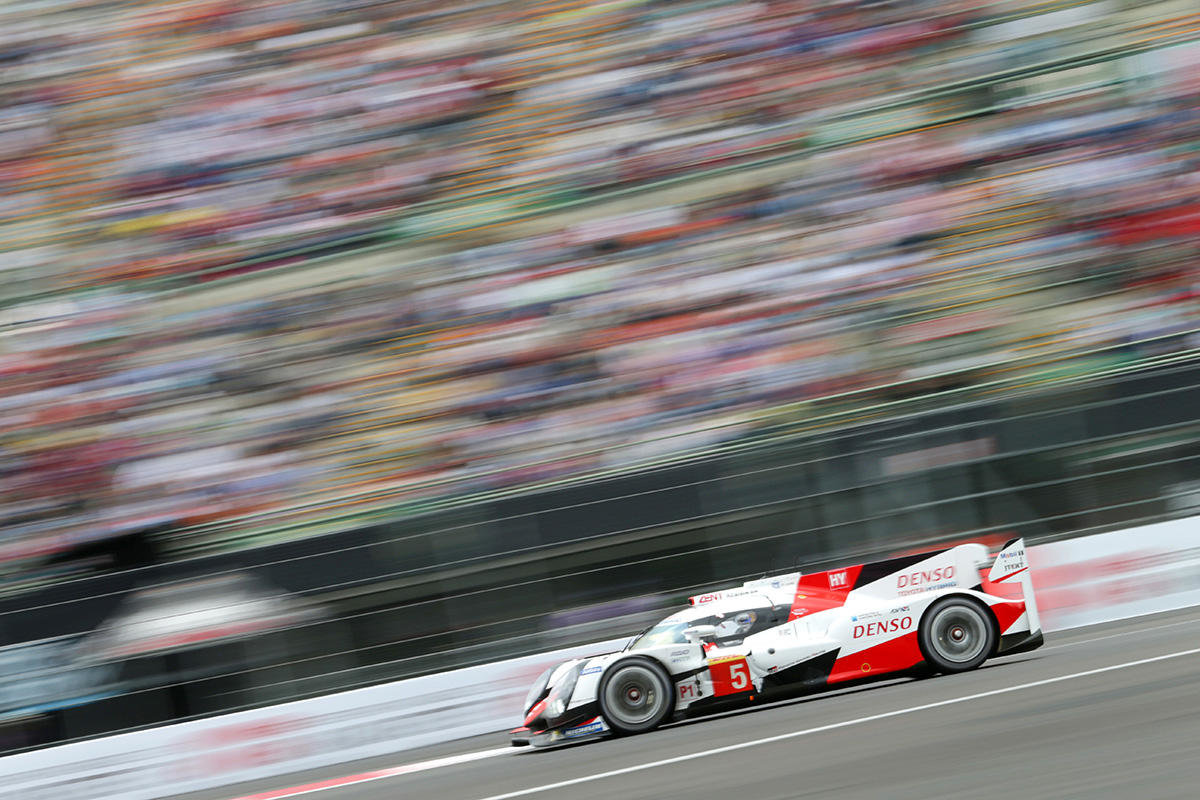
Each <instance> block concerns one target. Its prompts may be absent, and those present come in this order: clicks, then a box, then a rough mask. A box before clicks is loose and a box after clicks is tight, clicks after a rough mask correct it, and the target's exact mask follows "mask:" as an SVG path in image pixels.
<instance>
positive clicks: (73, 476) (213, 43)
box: [0, 0, 1200, 578]
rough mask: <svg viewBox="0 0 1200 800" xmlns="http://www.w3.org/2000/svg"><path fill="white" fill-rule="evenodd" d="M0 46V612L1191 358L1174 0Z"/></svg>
mask: <svg viewBox="0 0 1200 800" xmlns="http://www.w3.org/2000/svg"><path fill="white" fill-rule="evenodd" d="M334 12H336V13H334ZM0 13H2V14H3V25H2V30H3V33H0V38H2V40H3V42H4V57H5V61H6V64H7V72H8V74H9V76H10V78H9V79H8V80H6V82H5V85H6V95H7V100H8V102H7V103H6V106H7V110H6V111H5V112H4V116H5V119H4V123H3V125H4V132H3V138H2V139H0V145H2V147H3V150H4V155H5V156H6V161H5V170H4V180H5V184H6V192H5V200H4V203H5V205H6V206H7V213H6V214H5V217H4V222H3V229H4V241H5V250H6V256H5V273H6V274H5V280H4V284H3V289H2V290H0V291H2V292H3V295H4V302H5V308H4V311H3V316H4V320H3V321H4V323H5V324H4V329H3V333H4V336H3V339H2V340H0V348H2V351H0V368H2V369H3V372H4V378H3V380H4V383H5V387H4V396H3V401H2V402H3V408H4V410H3V414H4V425H3V446H4V449H5V452H6V454H7V458H6V459H5V463H6V470H5V472H6V474H5V477H4V490H3V502H2V504H0V515H2V517H3V525H4V528H3V530H4V535H3V543H2V545H0V559H2V563H3V569H4V571H5V573H6V574H7V575H8V576H9V577H10V578H13V577H16V576H19V575H28V574H29V569H30V568H31V567H32V566H34V565H36V564H39V563H44V561H45V560H46V559H47V557H50V556H52V555H54V554H55V553H59V552H61V551H65V550H70V549H72V548H76V547H79V546H81V545H85V544H87V543H91V542H95V541H96V540H97V539H103V538H108V537H120V536H123V535H125V534H128V533H130V532H136V531H144V530H157V531H168V532H174V533H176V534H178V535H179V536H180V537H182V538H179V539H178V540H175V539H171V541H170V542H169V545H168V546H169V547H172V548H178V549H180V550H181V551H186V552H189V553H194V552H201V551H205V550H206V549H209V548H211V547H216V546H219V545H220V544H221V542H222V541H224V540H225V539H226V538H228V536H227V535H226V532H235V533H236V534H237V541H238V542H239V543H241V544H244V543H247V542H248V541H253V540H252V539H248V538H247V533H248V532H249V531H252V530H267V529H270V528H271V527H272V526H275V525H277V524H280V523H283V522H288V523H290V524H293V528H292V529H293V530H294V531H296V532H297V534H299V533H303V532H304V530H305V529H304V528H297V527H295V526H294V523H295V522H296V521H297V519H307V520H312V521H317V520H319V519H320V518H321V517H322V516H323V515H325V514H327V513H328V511H329V510H330V509H331V508H339V509H344V508H345V506H346V504H363V505H370V506H372V507H379V506H390V505H395V504H396V503H398V502H402V501H406V500H411V499H414V498H418V497H421V498H431V497H438V496H444V495H449V494H456V495H461V494H463V493H471V492H475V491H479V490H482V489H490V488H495V487H499V486H520V485H523V484H528V483H530V482H533V481H538V480H543V479H547V478H561V477H564V476H575V475H581V474H585V473H589V472H592V471H595V470H599V469H607V468H614V467H622V466H626V465H629V464H631V463H635V462H643V461H646V460H647V459H654V458H657V457H663V456H671V455H676V454H678V453H680V452H685V451H688V450H691V449H695V448H700V447H706V446H711V445H713V444H717V443H720V442H724V441H729V440H733V439H737V438H739V437H743V436H745V435H747V434H750V433H753V432H754V431H755V430H756V429H759V428H761V427H762V426H764V425H775V424H776V423H777V422H778V421H779V419H780V418H781V412H782V411H784V410H786V411H787V412H788V414H787V419H789V420H792V421H796V422H803V421H804V420H805V418H806V417H812V416H814V415H818V412H817V410H814V407H813V405H812V404H813V402H814V401H822V400H826V402H827V403H828V398H830V397H834V396H843V398H844V401H845V403H848V404H851V405H867V404H871V403H877V402H879V401H881V400H894V399H897V398H904V397H911V396H914V395H920V394H923V393H929V392H933V391H937V390H944V389H947V388H961V387H965V386H969V385H971V384H975V383H989V384H991V383H994V382H995V381H996V380H997V379H1000V378H1012V379H1014V380H1015V381H1025V380H1028V379H1029V374H1030V373H1037V370H1038V369H1039V368H1043V367H1045V366H1046V365H1047V364H1050V365H1054V366H1065V367H1068V368H1069V369H1071V370H1075V371H1078V372H1083V371H1088V370H1096V369H1099V368H1102V367H1103V366H1104V365H1105V364H1112V363H1114V362H1116V361H1122V360H1127V359H1130V358H1137V357H1140V356H1142V355H1145V354H1146V353H1155V354H1160V353H1162V352H1166V351H1186V350H1189V349H1190V348H1193V347H1194V346H1195V345H1196V338H1195V335H1194V333H1193V331H1192V329H1193V328H1194V327H1195V323H1196V311H1197V301H1196V293H1195V290H1196V267H1195V254H1196V244H1197V232H1198V231H1200V221H1198V220H1200V180H1198V179H1197V175H1198V173H1197V170H1196V166H1197V160H1198V158H1200V154H1198V153H1197V150H1196V145H1197V141H1198V140H1197V136H1198V134H1200V128H1198V127H1197V117H1198V112H1197V96H1198V93H1200V78H1198V77H1197V76H1200V68H1198V64H1200V60H1198V58H1200V56H1198V53H1200V49H1198V47H1197V45H1196V44H1195V43H1194V41H1193V40H1194V38H1195V32H1196V29H1197V28H1196V26H1197V25H1198V24H1200V15H1198V14H1197V13H1196V12H1195V9H1194V6H1192V4H1191V3H1189V2H1158V3H1151V4H1145V3H1132V2H1131V3H1117V2H1096V3H1090V4H1082V5H1081V4H1078V3H1045V2H1039V3H1023V2H1007V3H985V4H980V3H977V2H969V0H963V1H961V2H950V3H947V2H936V3H933V2H896V3H887V2H881V3H832V4H831V3H824V2H822V3H817V2H752V3H746V2H685V3H669V4H668V3H655V2H636V1H634V0H628V1H625V2H559V3H494V2H493V3H478V2H470V3H454V2H451V3H444V2H439V3H424V2H405V3H399V2H390V3H365V2H364V3H345V2H340V1H339V2H337V3H329V2H320V1H318V0H307V1H303V2H287V3H278V2H254V3H241V2H233V1H229V2H216V1H213V0H206V1H205V2H184V3H172V4H171V5H170V6H162V5H160V4H143V3H116V4H113V3H93V2H87V1H86V0H82V1H81V2H66V1H65V0H64V1H59V2H18V3H13V4H9V5H7V6H6V7H5V9H4V10H3V12H0ZM239 276H240V278H241V279H240V280H234V279H235V277H239ZM214 279H221V280H222V282H221V283H220V284H219V286H216V287H214V286H211V285H210V282H212V281H213V280H214ZM1139 342H1153V346H1150V347H1146V348H1140V349H1139V348H1131V347H1129V345H1133V344H1136V343H1139ZM1118 346H1119V347H1118ZM1039 374H1040V373H1039ZM797 403H800V404H801V405H799V406H797V405H796V404H797ZM806 403H807V404H808V405H807V406H806V405H804V404H806ZM168 538H170V537H168Z"/></svg>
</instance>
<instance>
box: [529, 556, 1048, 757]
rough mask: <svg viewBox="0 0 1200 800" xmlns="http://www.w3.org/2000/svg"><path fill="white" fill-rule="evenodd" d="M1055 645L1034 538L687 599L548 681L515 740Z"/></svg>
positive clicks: (594, 733)
mask: <svg viewBox="0 0 1200 800" xmlns="http://www.w3.org/2000/svg"><path fill="white" fill-rule="evenodd" d="M1042 642H1043V636H1042V627H1041V622H1040V620H1039V618H1038V610H1037V603H1036V601H1035V598H1034V595H1033V582H1032V580H1031V577H1030V573H1029V563H1028V561H1027V558H1026V554H1025V542H1024V540H1023V539H1016V540H1013V541H1011V542H1009V543H1008V544H1006V545H1005V546H1004V547H1003V548H1002V549H1001V550H1000V552H999V553H997V554H996V555H995V556H992V555H991V554H990V553H989V551H988V548H987V547H985V546H984V545H982V544H977V543H970V544H961V545H958V546H956V547H952V548H949V549H946V550H941V551H938V552H933V553H922V554H917V555H910V556H904V557H901V558H894V559H889V560H886V561H877V562H873V563H869V564H859V565H856V566H851V567H841V568H839V569H832V570H827V571H824V572H814V573H812V574H807V575H806V574H802V573H799V572H794V573H790V574H787V575H779V576H776V577H768V578H761V579H758V580H752V581H747V582H746V583H744V584H742V585H741V586H740V587H737V588H733V589H726V590H723V591H714V592H709V593H706V594H700V595H696V596H694V597H691V598H689V605H688V606H687V607H686V608H684V609H683V610H682V611H679V612H678V613H675V614H672V615H671V616H669V617H667V618H666V619H664V620H663V621H662V622H660V623H658V624H657V625H654V626H653V627H651V628H649V629H647V630H646V631H644V632H642V633H641V634H639V635H638V636H636V637H634V638H633V639H632V640H631V641H630V642H629V644H628V645H627V646H626V647H625V649H624V650H622V651H620V652H617V653H608V654H606V655H600V656H593V657H588V658H579V659H572V660H570V661H566V662H563V663H561V664H559V665H557V666H555V667H553V668H551V669H548V670H546V671H545V672H544V673H542V675H541V677H539V678H538V680H537V681H536V682H535V683H534V685H533V687H532V688H531V689H530V691H529V694H528V696H527V697H526V700H525V707H524V713H525V721H524V724H523V725H522V726H521V727H520V728H518V729H516V730H514V731H512V733H511V740H512V743H513V744H514V745H533V746H535V747H538V746H546V745H555V744H562V743H566V742H573V741H579V740H583V739H588V738H595V737H600V736H605V735H626V734H634V733H642V732H644V731H649V730H652V729H654V728H656V727H658V726H659V725H661V724H662V723H664V722H667V721H670V720H672V719H676V718H680V717H685V716H692V715H695V714H699V713H703V712H705V711H712V710H724V709H727V708H729V707H731V706H737V705H744V704H749V703H754V702H756V701H762V700H771V699H777V698H780V697H784V696H791V695H795V694H799V693H804V692H808V691H813V690H820V689H823V688H829V687H836V686H840V685H843V684H846V683H848V682H850V681H862V680H864V679H876V678H879V677H880V676H892V677H895V676H897V675H900V674H904V673H918V672H925V673H953V672H964V671H966V670H970V669H975V668H976V667H978V666H979V665H980V664H982V663H983V662H984V661H986V660H987V659H988V658H990V657H992V656H996V655H1008V654H1011V653H1020V652H1025V651H1028V650H1033V649H1035V648H1037V647H1040V646H1041V644H1042Z"/></svg>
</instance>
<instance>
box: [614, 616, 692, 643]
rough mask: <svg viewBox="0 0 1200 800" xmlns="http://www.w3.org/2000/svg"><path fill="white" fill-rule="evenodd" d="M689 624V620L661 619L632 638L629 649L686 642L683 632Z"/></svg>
mask: <svg viewBox="0 0 1200 800" xmlns="http://www.w3.org/2000/svg"><path fill="white" fill-rule="evenodd" d="M691 624H692V623H690V622H679V621H675V620H663V621H662V622H660V623H658V624H657V625H655V626H654V627H653V628H651V629H650V630H648V631H646V632H645V633H643V634H642V635H641V636H639V637H638V638H636V639H634V640H633V643H632V644H630V645H629V649H630V650H643V649H645V648H647V647H661V646H663V645H664V644H687V643H688V641H687V639H685V638H683V632H684V631H685V630H687V628H688V626H689V625H691Z"/></svg>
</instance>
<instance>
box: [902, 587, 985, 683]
mask: <svg viewBox="0 0 1200 800" xmlns="http://www.w3.org/2000/svg"><path fill="white" fill-rule="evenodd" d="M918 641H919V642H920V644H921V652H922V653H923V654H924V655H925V660H926V661H927V662H929V664H930V665H931V666H932V667H933V668H934V669H936V670H938V671H939V672H966V671H967V670H970V669H975V668H976V667H978V666H979V665H980V664H982V663H983V662H984V661H986V660H987V657H988V656H989V655H991V653H992V650H993V649H995V646H996V627H995V624H994V623H993V622H992V618H991V615H990V614H989V613H988V611H987V610H986V609H984V608H982V607H981V606H980V605H979V604H978V603H975V602H973V601H971V600H966V599H963V598H961V597H947V598H944V599H942V600H938V601H937V602H936V603H934V604H933V605H931V606H930V607H929V610H928V611H926V612H925V616H924V617H922V618H921V628H920V633H919V639H918Z"/></svg>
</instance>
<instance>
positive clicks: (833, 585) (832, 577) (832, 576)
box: [829, 569, 847, 589]
mask: <svg viewBox="0 0 1200 800" xmlns="http://www.w3.org/2000/svg"><path fill="white" fill-rule="evenodd" d="M846 578H847V575H846V570H844V569H843V570H838V571H837V572H831V573H829V588H830V589H845V588H846V583H847V581H846Z"/></svg>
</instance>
